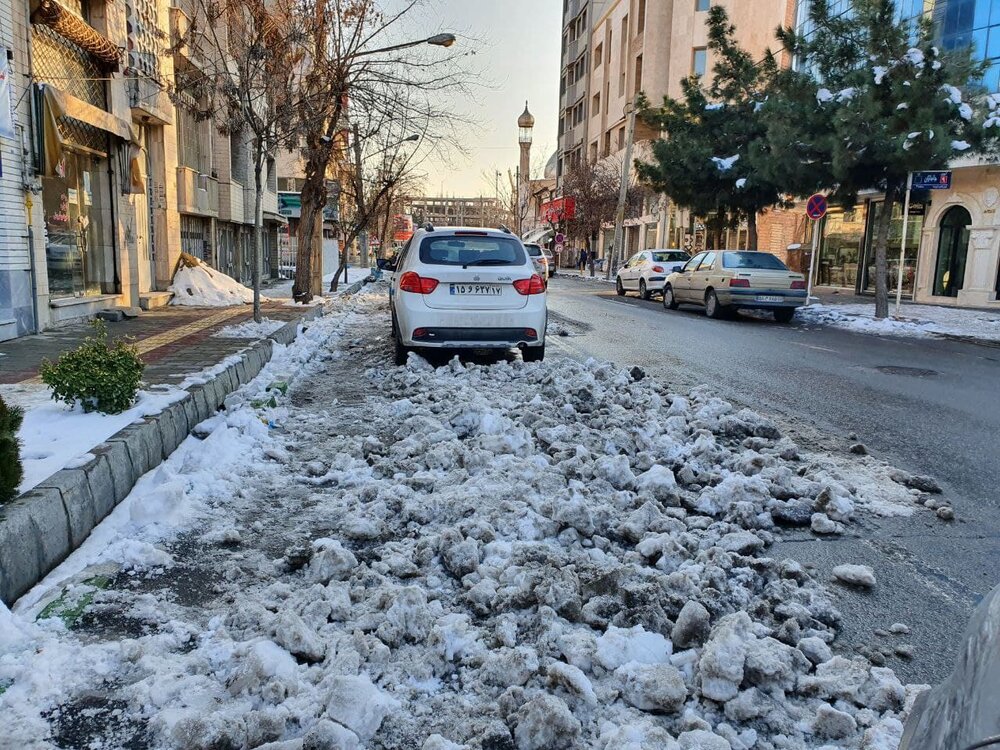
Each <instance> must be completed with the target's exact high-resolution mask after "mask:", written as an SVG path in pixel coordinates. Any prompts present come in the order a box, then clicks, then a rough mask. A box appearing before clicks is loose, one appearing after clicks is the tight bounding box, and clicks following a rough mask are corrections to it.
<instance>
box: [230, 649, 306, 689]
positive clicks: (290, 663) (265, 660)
mask: <svg viewBox="0 0 1000 750" xmlns="http://www.w3.org/2000/svg"><path fill="white" fill-rule="evenodd" d="M298 669H299V667H298V665H297V664H296V663H295V659H293V658H292V655H291V654H289V653H288V652H287V651H285V649H283V648H282V647H281V646H279V645H278V644H277V643H275V642H274V641H257V642H256V643H254V644H253V645H251V646H250V648H249V650H248V651H247V654H246V658H244V659H243V660H242V661H241V663H240V668H239V671H238V672H237V673H236V676H235V677H234V678H233V680H232V681H231V682H230V683H229V692H230V693H232V694H233V695H239V694H240V693H242V692H243V691H244V690H252V689H259V687H260V685H261V684H262V683H264V682H267V681H269V680H272V679H277V680H280V681H282V682H285V683H288V684H293V683H295V682H297V681H298Z"/></svg>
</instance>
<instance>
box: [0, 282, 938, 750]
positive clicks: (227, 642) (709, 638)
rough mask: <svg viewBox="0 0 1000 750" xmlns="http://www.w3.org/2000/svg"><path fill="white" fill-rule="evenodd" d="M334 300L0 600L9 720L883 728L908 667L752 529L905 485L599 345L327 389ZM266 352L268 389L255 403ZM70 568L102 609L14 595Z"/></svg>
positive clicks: (656, 744) (370, 316) (414, 370)
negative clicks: (866, 646)
mask: <svg viewBox="0 0 1000 750" xmlns="http://www.w3.org/2000/svg"><path fill="white" fill-rule="evenodd" d="M348 309H349V310H352V312H348V313H346V316H328V317H325V318H322V319H320V320H318V321H317V322H316V323H314V324H313V325H312V326H311V327H310V328H309V330H308V331H307V332H306V334H304V335H303V336H302V337H300V339H298V340H296V342H295V343H293V344H292V345H290V346H289V347H287V349H282V350H281V351H280V352H279V353H278V354H276V356H275V359H274V360H272V363H271V364H269V365H268V366H267V368H266V369H265V372H264V373H262V375H261V376H259V377H258V378H257V379H256V380H255V381H254V382H253V383H252V384H250V385H249V386H248V387H246V388H244V389H242V390H241V391H240V393H239V394H238V398H234V399H230V400H228V401H227V409H226V411H225V412H224V413H220V414H219V415H218V416H217V417H214V418H213V419H211V420H209V421H208V422H207V423H205V424H203V425H202V427H201V429H200V430H199V434H200V435H201V437H202V438H203V439H200V440H199V439H198V438H195V437H192V438H189V439H188V440H186V441H185V443H184V444H183V445H182V446H181V448H180V449H179V450H178V451H177V452H175V453H174V455H172V456H171V457H170V459H168V461H166V462H165V463H164V464H163V465H162V466H161V467H160V469H158V470H157V471H156V472H154V473H153V474H151V475H147V477H145V478H144V479H143V480H142V482H141V483H140V485H139V486H137V487H136V489H135V491H133V493H132V494H131V495H130V496H129V498H128V499H126V501H125V502H124V503H123V504H122V505H121V506H119V507H118V509H116V510H115V511H114V513H113V514H112V516H111V517H109V519H108V521H106V522H105V523H104V524H102V525H101V526H99V527H98V530H97V531H96V532H95V534H94V535H93V536H92V537H91V539H90V540H88V542H87V543H86V544H85V545H84V547H83V548H81V550H79V551H78V552H77V553H75V554H74V555H73V556H71V557H70V558H69V560H67V561H66V563H64V565H63V566H62V567H61V568H60V569H57V571H55V572H54V573H53V575H52V576H50V577H49V578H48V579H47V580H46V581H44V582H43V583H42V584H40V586H39V587H37V588H36V589H35V590H33V591H32V592H30V593H29V594H28V595H27V596H26V597H25V598H24V599H22V601H21V602H19V604H18V606H17V608H16V610H15V614H14V616H13V617H8V616H6V615H5V613H3V612H2V610H0V690H4V692H3V695H2V697H0V702H2V703H3V706H4V732H5V733H6V736H7V737H8V738H9V739H10V741H11V742H13V743H15V745H16V746H30V745H31V744H33V743H38V742H42V741H44V740H45V738H46V737H47V736H48V732H49V731H50V724H49V719H48V718H47V717H48V716H53V717H59V716H62V715H66V713H67V712H69V711H72V710H81V707H82V706H88V707H89V708H88V709H87V710H88V711H90V712H91V717H92V718H91V721H92V722H93V724H94V726H99V727H100V731H101V735H100V737H99V738H100V739H101V740H102V741H105V742H108V743H110V744H114V743H115V742H119V743H122V744H124V740H125V739H127V738H129V737H133V736H135V734H136V733H141V734H142V736H143V737H144V738H145V739H146V743H145V744H147V745H148V746H150V747H153V748H181V747H183V748H208V747H223V746H225V747H256V746H258V745H261V744H264V743H267V742H277V741H284V742H286V744H284V745H282V746H281V748H282V750H301V748H302V747H303V746H308V747H340V748H363V747H365V748H380V749H381V750H403V749H404V748H406V749H410V748H419V749H420V750H440V748H454V747H458V748H468V749H470V750H473V749H474V750H478V749H480V748H486V747H490V748H492V747H514V748H517V750H571V749H575V748H599V749H600V750H696V749H698V750H751V748H752V749H753V750H777V749H778V748H827V750H830V749H831V748H845V749H846V748H860V747H865V748H870V749H872V750H874V749H875V748H878V749H879V750H892V748H894V747H896V745H897V744H898V741H899V737H900V735H901V731H902V720H903V719H904V718H905V712H906V709H907V706H908V704H909V700H910V699H911V698H912V692H913V691H912V690H911V689H908V688H906V687H904V686H903V685H901V684H900V682H899V681H898V679H896V677H895V675H894V674H893V672H892V671H891V670H890V669H886V668H883V667H879V666H875V665H873V664H872V663H870V662H868V661H867V660H866V659H865V658H864V657H861V656H854V657H853V658H851V659H847V658H843V657H841V656H834V655H833V654H832V653H831V650H830V645H831V644H833V645H835V638H836V633H837V623H838V620H839V614H838V613H837V611H836V609H835V607H834V605H833V599H832V596H831V593H830V590H829V589H828V588H827V584H826V582H825V581H826V579H827V578H828V577H829V571H825V572H821V573H819V574H817V576H816V577H813V575H811V574H810V572H808V571H807V570H806V569H804V568H803V567H802V566H801V565H799V564H798V563H796V562H794V561H792V560H780V559H774V558H771V557H768V555H767V551H768V548H769V547H770V546H771V544H772V543H773V542H774V541H775V540H777V539H779V538H780V537H781V536H782V534H783V533H784V532H783V528H785V525H786V524H794V525H803V524H809V523H811V522H812V521H813V520H814V519H815V517H816V516H822V517H824V518H826V519H827V520H828V521H830V522H832V523H833V524H835V525H839V526H840V527H841V529H843V528H846V527H848V526H850V525H851V524H852V523H854V521H855V520H856V519H857V518H858V517H863V516H864V515H867V514H868V513H870V512H893V511H894V510H895V511H898V512H901V513H907V512H920V511H915V509H916V508H917V507H918V506H916V505H915V504H914V500H915V499H918V498H916V497H915V495H916V494H919V493H916V492H911V491H910V490H908V489H906V488H905V487H903V486H902V485H898V484H896V483H895V482H893V481H892V480H891V479H888V469H887V468H886V467H882V466H880V465H878V464H877V463H876V462H874V460H872V459H871V458H870V457H855V456H843V457H832V456H819V455H812V454H808V453H806V452H805V451H803V450H802V449H801V448H800V447H798V446H796V445H795V444H794V443H793V442H792V441H791V440H790V439H789V438H787V437H785V436H783V435H782V434H781V433H780V431H779V430H778V429H777V427H776V426H775V425H774V424H773V423H771V422H770V421H768V420H767V419H765V418H762V417H761V416H760V415H758V414H756V413H754V412H752V411H749V410H745V409H744V410H737V409H736V408H734V407H733V406H732V405H730V404H729V403H727V402H725V401H723V400H721V399H718V398H716V397H714V396H713V395H712V392H711V391H710V390H709V389H707V388H702V389H696V390H695V391H694V392H692V393H691V394H690V395H688V396H678V395H672V394H670V393H668V392H667V391H666V390H664V389H663V388H662V387H661V386H660V385H658V384H657V383H656V382H655V381H653V380H652V379H649V378H646V379H641V380H638V381H636V380H635V379H634V378H633V377H632V376H631V375H630V373H628V372H627V371H624V370H620V369H618V368H616V367H614V366H612V365H610V364H608V363H603V362H596V361H589V362H587V363H578V362H575V361H570V360H553V361H549V362H545V363H537V364H529V365H525V364H523V363H521V362H520V361H516V362H513V363H509V362H502V363H500V364H495V365H490V366H482V365H465V364H462V363H460V362H458V361H457V360H456V361H453V362H452V363H451V364H449V365H448V366H445V367H441V368H438V369H433V368H431V367H430V366H429V365H428V364H427V363H426V362H425V361H423V360H422V359H420V358H418V357H413V356H411V360H410V364H409V365H408V366H407V367H405V368H393V367H389V366H388V365H387V364H386V363H387V361H388V349H387V347H383V349H384V351H381V353H380V354H376V355H367V356H369V364H371V365H372V367H371V369H369V370H368V372H367V374H366V377H365V382H364V383H363V384H362V385H361V387H360V388H359V389H358V390H357V391H356V393H357V394H361V395H360V401H357V402H352V403H345V404H340V403H339V402H338V401H337V396H338V395H343V394H344V389H345V387H347V386H348V385H349V384H348V383H346V382H345V374H349V373H357V372H358V370H357V368H358V362H359V358H360V357H363V356H366V355H365V354H364V352H365V351H367V350H365V349H364V348H363V347H366V346H374V345H373V344H371V343H365V342H366V341H369V342H370V341H371V339H370V338H366V337H370V336H371V332H372V331H375V330H379V331H381V330H383V329H384V328H386V327H387V325H386V323H387V321H386V317H387V316H386V312H385V304H384V299H383V298H381V297H378V296H377V295H375V294H362V295H360V298H356V299H355V300H354V301H352V303H350V307H349V308H348ZM341 324H344V326H345V328H344V330H341V329H340V325H341ZM349 326H354V327H356V328H358V329H363V330H360V331H357V332H354V331H351V330H350V329H349ZM338 340H342V341H344V342H345V343H346V342H350V346H351V349H350V351H347V350H345V349H344V348H341V349H339V350H338V349H337V347H335V346H331V344H333V343H335V342H336V341H338ZM355 342H358V343H355ZM372 357H375V359H372ZM283 373H295V374H296V376H297V378H298V379H297V380H296V382H294V383H293V386H292V391H291V393H290V394H289V397H288V398H282V400H281V401H280V402H279V405H278V407H277V408H269V409H264V410H258V409H257V408H255V407H254V403H255V402H256V403H259V401H257V400H256V397H257V396H258V395H259V394H260V392H261V391H262V390H263V388H265V387H266V384H267V383H268V382H270V380H272V379H273V378H275V377H279V376H281V375H282V374H283ZM303 376H309V380H307V381H305V382H304V381H303ZM352 393H354V392H352ZM296 404H298V405H296ZM352 415H353V416H352ZM265 422H269V423H272V424H276V425H277V426H278V429H268V427H267V426H266V425H265ZM859 478H863V479H864V480H865V481H859ZM178 539H179V541H178V542H177V543H173V541H174V540H178ZM843 562H845V563H857V562H861V561H855V560H845V561H843ZM98 563H117V564H119V565H123V566H124V567H126V568H127V569H128V570H129V571H130V573H129V574H128V575H119V576H118V577H117V578H116V582H115V583H114V584H113V585H112V586H111V587H110V588H109V589H107V590H106V591H100V590H95V589H94V587H93V586H89V587H88V586H87V585H85V584H83V583H81V581H80V577H79V576H78V575H77V574H79V573H80V571H82V570H83V569H84V568H85V567H86V566H92V565H94V564H98ZM192 566H195V567H192ZM197 566H201V567H197ZM178 569H179V570H178ZM198 571H203V572H200V573H198ZM74 575H77V577H76V578H75V579H72V580H74V581H75V582H74V583H73V584H72V585H71V586H70V588H69V589H68V590H67V594H66V596H67V597H68V603H69V604H71V605H72V604H74V603H78V602H80V601H83V599H82V598H81V597H84V596H90V597H92V598H93V599H92V604H91V608H92V610H94V611H95V612H96V613H97V614H96V615H95V617H96V618H97V622H100V613H101V612H107V613H109V615H108V616H109V617H110V616H111V615H112V614H113V619H111V620H110V622H113V623H115V625H114V629H113V630H112V631H111V632H110V633H108V632H104V631H101V630H100V629H94V625H93V624H91V625H89V626H87V627H84V628H83V629H82V630H74V629H67V627H66V626H65V625H64V622H63V621H61V620H59V619H55V618H48V619H44V620H41V621H38V622H35V621H34V618H35V617H36V616H37V615H38V614H39V612H40V611H41V609H42V607H43V606H44V605H45V604H46V603H48V602H50V601H51V600H52V598H53V597H54V595H55V594H57V593H59V591H60V589H61V587H60V586H59V585H58V583H59V582H60V581H65V580H66V579H67V578H68V577H72V576H74ZM172 576H174V577H172ZM205 576H208V581H207V585H208V588H207V590H206V591H205V592H204V593H202V591H201V589H199V588H198V587H194V588H193V589H192V581H195V580H198V579H199V577H200V578H204V577H205ZM185 582H186V583H185ZM172 585H177V586H181V585H183V589H182V590H183V591H184V592H185V594H184V596H179V595H178V594H177V593H175V592H174V591H173V590H172V589H171V586H172ZM74 597H75V598H74ZM122 633H125V634H127V636H123V635H121V634H122ZM95 696H97V697H95ZM102 696H103V697H102ZM84 699H86V701H87V702H86V703H79V702H78V701H80V700H84ZM102 701H103V702H102ZM53 711H54V713H50V712H53ZM52 721H56V719H53V720H52Z"/></svg>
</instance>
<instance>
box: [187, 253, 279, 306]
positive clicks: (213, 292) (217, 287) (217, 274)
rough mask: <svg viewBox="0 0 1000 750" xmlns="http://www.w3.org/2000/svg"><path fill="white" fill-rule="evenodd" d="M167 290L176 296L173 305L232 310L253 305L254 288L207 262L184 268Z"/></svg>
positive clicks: (263, 298)
mask: <svg viewBox="0 0 1000 750" xmlns="http://www.w3.org/2000/svg"><path fill="white" fill-rule="evenodd" d="M167 291H168V292H173V293H174V296H173V297H172V298H171V300H170V304H171V305H183V306H188V307H232V306H234V305H248V304H250V303H252V302H253V290H252V289H250V288H249V287H246V286H244V285H243V284H241V283H240V282H238V281H237V280H236V279H234V278H232V277H230V276H227V275H226V274H224V273H222V271H218V270H216V269H214V268H211V267H210V266H208V265H206V264H205V263H199V264H198V265H196V266H181V267H180V268H179V269H178V270H177V273H176V274H174V280H173V283H172V284H171V285H170V286H169V287H167ZM261 299H262V300H265V299H267V298H266V297H262V298H261Z"/></svg>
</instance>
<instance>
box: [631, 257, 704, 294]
mask: <svg viewBox="0 0 1000 750" xmlns="http://www.w3.org/2000/svg"><path fill="white" fill-rule="evenodd" d="M689 260H690V256H688V254H687V253H685V252H684V251H683V250H643V251H641V252H638V253H636V254H635V255H633V256H632V257H631V258H629V259H628V262H626V263H625V265H624V266H622V267H621V268H620V269H618V277H617V279H616V280H615V289H616V290H617V292H618V296H619V297H622V296H624V295H625V292H632V291H635V292H639V296H640V297H642V298H643V299H649V296H650V295H651V294H653V293H654V292H662V291H663V282H664V281H666V279H667V276H669V275H670V274H672V273H673V272H674V271H679V270H680V269H681V268H683V267H684V264H685V263H687V262H688V261H689Z"/></svg>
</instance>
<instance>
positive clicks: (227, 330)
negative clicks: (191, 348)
mask: <svg viewBox="0 0 1000 750" xmlns="http://www.w3.org/2000/svg"><path fill="white" fill-rule="evenodd" d="M287 322H288V321H287V320H271V319H270V318H263V319H262V320H261V321H260V323H257V322H256V321H254V320H246V321H244V322H242V323H235V324H233V325H230V326H225V327H224V328H220V329H219V330H218V331H216V332H215V333H214V334H212V335H213V336H216V337H218V338H220V339H262V338H264V337H265V336H270V335H271V334H272V333H274V332H275V331H277V330H278V329H279V328H281V327H282V326H283V325H285V323H287Z"/></svg>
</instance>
